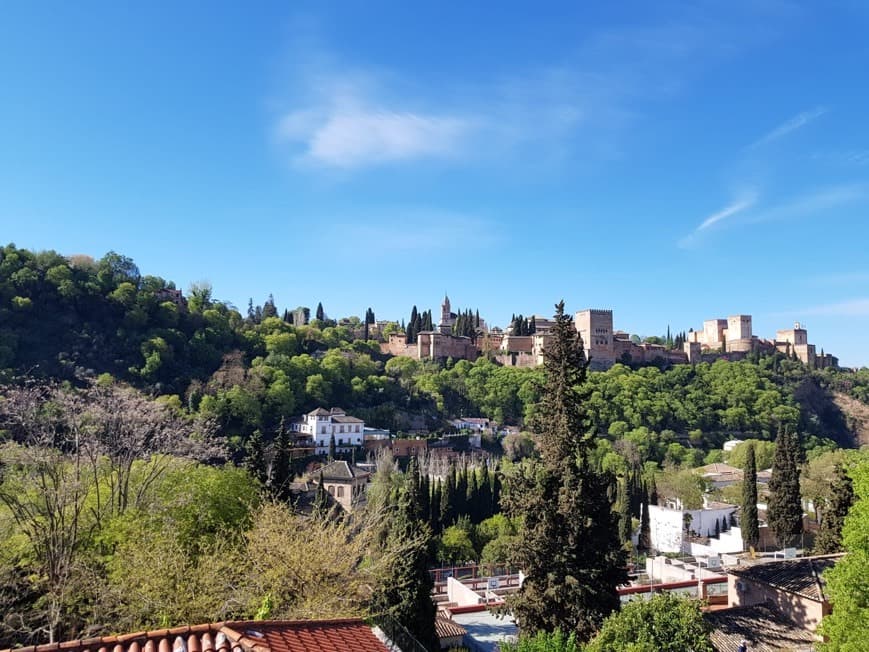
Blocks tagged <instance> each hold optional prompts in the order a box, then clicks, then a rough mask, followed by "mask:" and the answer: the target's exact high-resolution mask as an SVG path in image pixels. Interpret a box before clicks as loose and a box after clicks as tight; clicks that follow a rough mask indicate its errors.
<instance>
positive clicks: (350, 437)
mask: <svg viewBox="0 0 869 652" xmlns="http://www.w3.org/2000/svg"><path fill="white" fill-rule="evenodd" d="M291 426H292V431H293V432H298V433H301V434H303V435H307V436H309V437H310V438H311V440H312V442H313V444H314V446H315V448H316V453H317V455H325V454H326V453H328V452H329V441H330V440H331V438H332V436H333V435H334V437H335V448H336V450H338V451H349V450H350V449H351V448H353V447H354V446H362V436H363V432H364V431H365V422H364V421H362V419H357V418H356V417H350V416H347V414H346V413H345V412H344V410H342V409H341V408H332V409H331V410H325V409H323V408H317V409H316V410H312V411H311V412H308V413H307V414H304V415H302V416H301V417H298V418H296V419H294V420H293V422H292V424H291Z"/></svg>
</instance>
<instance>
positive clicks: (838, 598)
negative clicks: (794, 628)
mask: <svg viewBox="0 0 869 652" xmlns="http://www.w3.org/2000/svg"><path fill="white" fill-rule="evenodd" d="M849 476H850V477H851V479H852V481H853V483H854V493H855V495H856V502H855V503H854V505H853V506H852V507H851V509H850V511H849V512H848V516H847V517H846V518H845V525H844V527H843V529H842V541H843V543H844V547H845V550H846V551H847V553H848V554H847V555H845V557H843V558H842V559H840V560H839V561H838V562H837V563H836V565H835V566H834V567H833V568H831V569H830V570H828V571H827V572H826V573H825V576H826V580H827V587H826V593H827V595H828V596H829V598H830V602H831V603H832V606H833V613H832V614H831V615H829V616H826V617H825V618H824V620H823V622H822V623H821V633H823V635H824V637H825V639H826V640H825V642H824V643H823V644H822V645H821V649H823V650H827V651H829V652H858V650H864V649H865V648H866V641H867V640H869V585H867V583H866V577H867V576H869V458H867V457H866V455H865V454H864V455H862V456H861V457H860V458H859V459H858V460H857V462H856V464H855V465H854V466H853V467H852V468H850V469H849Z"/></svg>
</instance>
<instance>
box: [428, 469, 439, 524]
mask: <svg viewBox="0 0 869 652" xmlns="http://www.w3.org/2000/svg"><path fill="white" fill-rule="evenodd" d="M429 505H430V509H429V521H428V522H429V525H431V531H432V532H433V533H434V534H435V535H440V533H441V483H440V481H438V482H433V483H432V487H431V498H430V499H429Z"/></svg>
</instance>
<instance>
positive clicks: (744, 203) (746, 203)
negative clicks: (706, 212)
mask: <svg viewBox="0 0 869 652" xmlns="http://www.w3.org/2000/svg"><path fill="white" fill-rule="evenodd" d="M755 202H757V193H756V192H750V193H747V194H745V195H744V196H742V197H740V198H739V199H736V200H734V201H733V202H731V203H730V204H728V205H727V206H725V207H724V208H722V209H721V210H720V211H718V212H717V213H713V214H712V215H710V216H709V217H707V218H706V219H704V220H703V221H702V222H701V223H700V224H698V225H697V227H696V228H695V229H694V230H693V231H692V232H691V233H690V234H688V235H687V236H685V237H684V238H682V239H681V240H680V241H679V247H681V248H682V249H688V248H690V247H691V246H692V245H694V244H696V242H697V240H698V238H699V236H700V234H701V233H702V232H703V231H705V230H706V229H708V228H709V227H711V226H712V225H714V224H717V223H719V222H721V221H722V220H726V219H727V218H729V217H733V216H734V215H737V214H739V213H742V212H744V211H746V210H748V209H749V208H751V207H752V206H754V204H755Z"/></svg>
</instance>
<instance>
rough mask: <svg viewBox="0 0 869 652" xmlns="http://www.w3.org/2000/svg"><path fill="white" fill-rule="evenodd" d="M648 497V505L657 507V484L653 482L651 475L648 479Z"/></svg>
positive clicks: (653, 477) (653, 478)
mask: <svg viewBox="0 0 869 652" xmlns="http://www.w3.org/2000/svg"><path fill="white" fill-rule="evenodd" d="M648 495H649V504H650V505H657V504H658V484H657V483H656V482H655V476H654V475H652V476H651V477H650V478H649V487H648Z"/></svg>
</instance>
